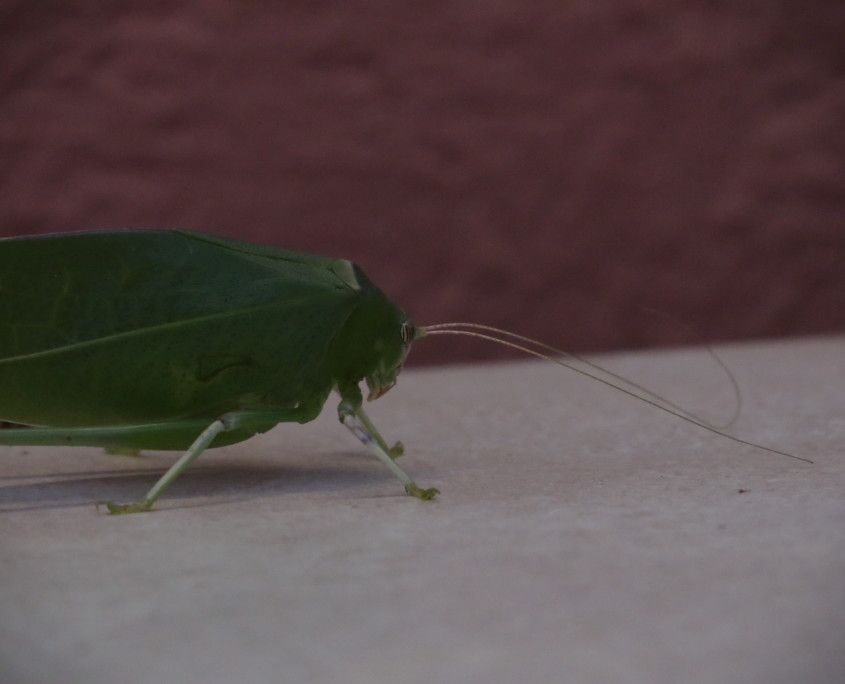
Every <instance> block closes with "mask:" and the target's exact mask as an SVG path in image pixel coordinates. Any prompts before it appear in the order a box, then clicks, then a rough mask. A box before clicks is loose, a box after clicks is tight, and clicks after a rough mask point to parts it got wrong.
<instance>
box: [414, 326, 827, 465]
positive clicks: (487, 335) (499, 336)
mask: <svg viewBox="0 0 845 684" xmlns="http://www.w3.org/2000/svg"><path fill="white" fill-rule="evenodd" d="M479 330H481V331H484V332H478V331H479ZM428 335H463V336H465V337H475V338H478V339H482V340H488V341H490V342H496V343H498V344H501V345H504V346H506V347H510V348H512V349H517V350H519V351H521V352H523V353H525V354H530V355H532V356H536V357H538V358H541V359H545V360H546V361H551V362H552V363H556V364H557V365H559V366H563V367H564V368H568V369H569V370H572V371H575V372H576V373H579V374H580V375H583V376H584V377H587V378H590V379H592V380H595V381H597V382H600V383H602V384H603V385H607V386H608V387H612V388H613V389H615V390H617V391H619V392H622V393H623V394H627V395H628V396H630V397H633V398H635V399H639V400H640V401H643V402H645V403H646V404H649V405H651V406H654V407H655V408H657V409H660V410H661V411H664V412H666V413H668V414H670V415H672V416H675V417H676V418H680V419H681V420H685V421H686V422H688V423H691V424H693V425H696V426H698V427H700V428H702V429H704V430H708V431H709V432H712V433H714V434H716V435H719V436H720V437H724V438H725V439H730V440H732V441H734V442H737V443H738V444H744V445H746V446H750V447H754V448H755V449H762V450H763V451H768V452H770V453H773V454H778V455H780V456H786V457H787V458H793V459H795V460H797V461H803V462H805V463H812V462H813V461H811V460H810V459H808V458H804V457H802V456H796V455H795V454H790V453H788V452H786V451H781V450H779V449H773V448H772V447H767V446H763V445H762V444H757V443H755V442H749V441H747V440H744V439H740V438H739V437H734V436H733V435H730V434H728V433H726V432H723V431H722V430H720V429H719V428H718V427H715V426H713V425H711V424H709V423H708V422H706V421H704V420H702V419H701V418H699V417H697V416H696V415H695V414H693V413H690V412H689V411H686V410H685V409H683V408H681V407H680V406H678V405H677V404H674V403H672V402H670V401H668V400H667V399H664V398H663V397H661V396H660V395H659V394H656V393H654V392H652V391H650V390H648V389H646V388H645V387H642V386H641V385H638V384H637V383H635V382H632V381H630V380H628V379H627V378H625V377H623V376H621V375H618V374H617V373H613V372H612V371H609V370H607V369H606V368H603V367H601V366H599V365H598V364H596V363H593V362H591V361H587V360H586V359H582V358H580V357H578V356H575V355H574V354H570V353H568V352H565V351H563V350H560V349H556V348H555V347H552V346H550V345H547V344H544V343H543V342H539V341H537V340H533V339H531V338H530V337H525V336H523V335H518V334H516V333H512V332H510V331H508V330H502V329H501V328H495V327H493V326H489V325H482V324H480V323H462V322H461V323H438V324H436V325H430V326H422V327H418V328H417V335H416V337H418V338H419V337H426V336H428ZM503 338H510V339H503ZM512 340H519V341H520V342H513V341H512ZM521 343H525V344H521ZM526 344H530V345H533V346H535V347H539V348H540V349H544V350H546V351H547V352H551V353H553V354H557V355H559V356H563V357H565V358H568V359H571V360H573V361H576V362H578V363H583V364H585V365H587V366H589V367H590V368H592V369H594V370H597V371H600V372H602V373H605V374H606V375H608V376H610V377H612V378H614V379H615V380H617V381H619V382H620V383H625V384H626V385H628V387H630V388H633V389H626V388H625V387H622V386H620V385H619V384H617V383H615V382H612V381H610V380H607V379H605V378H602V377H599V376H598V375H596V374H595V373H591V372H590V371H586V370H584V369H583V368H578V367H577V366H575V365H573V364H572V363H568V362H566V361H563V360H562V359H559V358H555V357H553V356H551V355H550V354H548V353H543V352H540V351H537V350H536V349H531V348H530V347H528V346H526ZM710 353H711V354H712V355H713V356H714V357H716V355H715V354H714V353H713V352H712V350H710ZM716 359H717V360H718V357H716ZM719 364H720V366H721V367H722V368H723V369H724V370H725V372H726V373H727V374H728V376H729V377H730V378H731V380H732V386H733V387H734V391H735V393H736V396H737V397H738V400H737V412H738V410H739V388H738V386H737V383H736V380H735V379H734V377H733V375H732V374H731V373H730V371H729V370H728V369H727V367H726V366H725V365H724V364H723V363H722V362H721V360H719ZM634 390H636V391H634ZM637 392H641V393H642V394H646V395H648V396H642V394H638V393H637ZM648 397H651V398H648ZM735 420H736V416H734V418H732V419H731V421H730V423H729V425H730V424H732V423H733V422H734V421H735Z"/></svg>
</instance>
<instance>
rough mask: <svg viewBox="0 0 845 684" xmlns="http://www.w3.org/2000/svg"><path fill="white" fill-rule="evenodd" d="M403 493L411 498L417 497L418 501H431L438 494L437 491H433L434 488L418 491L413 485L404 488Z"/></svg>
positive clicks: (438, 491)
mask: <svg viewBox="0 0 845 684" xmlns="http://www.w3.org/2000/svg"><path fill="white" fill-rule="evenodd" d="M405 492H406V493H407V494H410V495H411V496H415V497H417V498H418V499H422V500H423V501H431V500H432V499H433V498H434V497H435V496H437V495H438V494H440V490H439V489H435V488H434V487H429V488H428V489H420V488H419V487H417V485H415V484H413V483H412V484H409V485H406V486H405Z"/></svg>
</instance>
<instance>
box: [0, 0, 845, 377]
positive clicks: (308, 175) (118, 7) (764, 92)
mask: <svg viewBox="0 0 845 684" xmlns="http://www.w3.org/2000/svg"><path fill="white" fill-rule="evenodd" d="M843 45H845V3H842V2H841V0H748V1H746V2H742V3H722V2H705V1H700V0H699V1H693V0H680V1H679V0H571V1H561V0H483V1H482V0H430V1H419V2H414V3H396V2H388V1H386V0H385V1H377V0H372V1H364V0H362V1H355V0H352V1H347V2H336V1H332V0H324V1H319V0H314V1H305V0H303V1H298V2H266V1H257V2H250V3H240V2H225V1H223V0H202V1H200V0H195V1H194V2H155V1H151V0H147V1H145V2H143V3H140V2H132V1H125V2H97V3H92V2H88V1H87V0H63V1H62V2H51V1H50V0H39V1H38V2H32V1H31V0H30V1H26V2H17V1H8V0H7V1H5V2H0V70H2V71H0V73H2V77H0V88H1V89H2V90H1V91H0V92H1V93H2V94H1V95H0V234H1V235H3V236H8V235H19V234H28V233H49V232H59V231H75V230H91V229H105V228H116V227H181V228H187V229H193V230H201V231H206V232H211V233H216V234H219V235H227V236H231V237H237V238H243V239H247V240H255V241H260V242H265V243H271V244H276V245H280V246H284V247H288V248H293V249H299V250H305V251H312V252H318V253H321V254H325V255H329V256H336V257H343V258H348V259H352V260H354V261H357V262H358V263H360V264H361V265H362V266H363V268H364V269H365V271H366V272H367V273H368V274H369V276H370V277H371V278H372V280H373V281H374V282H376V283H377V284H378V285H379V286H380V287H381V288H382V289H383V290H385V292H387V293H388V295H389V296H390V297H391V298H392V299H393V300H394V301H396V302H397V303H398V304H400V305H401V306H403V307H404V308H405V309H406V310H407V311H408V312H409V313H410V314H411V315H412V316H413V317H414V318H415V320H417V322H419V323H421V324H429V323H436V322H447V321H452V320H469V321H476V322H484V323H489V324H492V325H498V326H503V327H506V328H509V329H513V330H516V331H519V332H521V333H523V334H526V335H530V336H533V337H538V338H541V339H542V340H544V341H547V342H549V343H552V344H556V345H559V346H562V347H564V348H566V349H568V350H570V351H576V352H577V351H598V350H607V349H618V348H638V347H647V346H656V345H674V344H683V343H695V342H698V341H699V338H701V339H706V340H708V341H711V342H718V341H723V340H741V339H751V338H760V337H773V336H797V335H807V334H819V333H833V332H842V331H843V330H845V47H843ZM650 309H656V310H659V311H660V312H662V314H663V315H661V316H658V317H655V316H652V315H649V314H648V310H650ZM689 329H693V330H695V331H696V332H695V334H690V333H689V332H688V330H689ZM507 354H508V352H507V351H503V350H501V349H499V348H496V347H494V346H489V345H485V344H484V343H481V342H472V341H466V340H456V339H455V338H438V339H437V340H436V341H435V340H432V341H431V342H430V343H427V344H420V345H417V347H416V349H415V351H414V354H413V355H412V359H415V360H416V361H417V362H446V361H457V360H467V359H480V358H492V357H500V356H502V355H507Z"/></svg>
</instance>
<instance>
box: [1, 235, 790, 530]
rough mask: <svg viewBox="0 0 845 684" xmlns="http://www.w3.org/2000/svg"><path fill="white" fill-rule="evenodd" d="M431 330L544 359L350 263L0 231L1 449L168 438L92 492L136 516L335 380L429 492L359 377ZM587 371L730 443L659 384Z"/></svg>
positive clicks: (346, 406) (315, 405)
mask: <svg viewBox="0 0 845 684" xmlns="http://www.w3.org/2000/svg"><path fill="white" fill-rule="evenodd" d="M434 334H464V335H473V336H476V337H484V338H487V339H493V340H494V341H497V342H500V343H503V344H508V345H510V346H517V347H518V348H522V349H523V350H525V351H528V352H529V353H534V354H536V355H539V356H543V357H545V358H549V356H548V354H545V353H542V352H537V351H534V350H531V349H525V347H524V345H522V344H520V343H521V342H528V343H533V342H532V341H530V340H528V339H527V338H521V337H519V336H517V335H514V334H511V333H506V332H505V331H501V330H497V329H494V328H490V327H486V326H479V325H472V324H442V325H437V326H430V327H428V328H422V327H416V326H415V325H414V324H413V323H412V322H411V320H410V319H409V317H408V316H407V314H406V313H405V312H404V311H402V310H401V309H400V308H398V307H397V306H396V305H395V304H393V303H392V302H391V301H390V300H389V299H388V298H387V296H386V295H385V294H384V293H383V292H382V291H381V290H379V289H378V288H377V287H376V286H375V285H374V284H373V283H372V282H371V281H370V280H369V279H368V278H367V276H366V275H365V274H364V272H363V271H362V270H361V269H360V268H359V267H358V266H357V265H355V264H353V263H351V262H349V261H344V260H339V259H330V258H325V257H320V256H313V255H308V254H301V253H298V252H293V251H288V250H284V249H279V248H275V247H268V246H262V245H256V244H251V243H247V242H242V241H238V240H231V239H226V238H220V237H214V236H211V235H205V234H202V233H194V232H186V231H178V230H121V231H107V232H91V233H72V234H64V235H48V236H38V237H22V238H7V239H3V240H0V387H3V389H4V391H3V393H2V394H0V421H5V422H7V423H13V424H17V425H18V426H19V427H6V428H4V429H0V444H5V445H75V446H89V447H92V446H93V447H105V448H108V449H124V450H126V449H130V450H137V449H163V450H183V451H184V454H183V455H182V457H181V458H179V459H178V460H177V461H176V463H175V464H174V465H173V466H172V467H171V468H170V469H169V470H168V471H167V472H166V473H165V474H164V475H163V476H162V477H161V478H160V479H159V480H158V482H156V484H155V485H154V486H153V487H152V489H150V491H149V492H147V494H146V495H145V496H144V497H143V498H142V499H141V500H140V501H138V502H136V503H133V504H115V503H112V502H102V503H104V504H105V505H106V506H107V508H108V510H109V511H110V512H111V513H116V514H117V513H135V512H141V511H146V510H149V509H150V508H151V507H152V505H153V504H154V503H155V501H156V500H157V499H158V498H159V496H160V495H161V493H162V492H163V491H164V490H165V489H166V488H167V487H168V486H169V485H170V484H171V483H172V482H173V481H174V480H175V479H176V478H177V477H178V476H179V475H180V474H181V473H182V472H183V471H184V470H185V469H186V468H187V467H188V466H189V465H190V464H191V463H192V462H193V461H194V460H195V459H196V458H197V457H198V456H199V455H200V454H201V453H202V452H203V451H204V450H205V449H207V448H213V447H219V446H224V445H228V444H234V443H236V442H240V441H243V440H245V439H248V438H250V437H252V436H253V435H255V434H257V433H262V432H266V431H267V430H269V429H270V428H272V427H274V426H275V425H277V424H279V423H286V422H297V423H306V422H308V421H311V420H313V419H314V418H316V417H317V415H318V414H319V413H320V412H321V410H322V408H323V405H324V404H325V402H326V400H327V398H328V396H329V394H330V393H331V392H332V390H334V391H336V392H337V394H338V395H339V396H340V402H339V404H338V408H337V410H338V417H339V419H340V421H341V422H342V423H343V424H344V425H345V426H346V427H347V428H348V429H349V430H350V431H352V433H353V434H354V435H355V436H356V437H357V438H358V439H359V440H360V441H361V442H362V443H363V444H364V445H366V446H367V447H368V448H369V449H370V450H371V451H372V452H373V453H374V454H375V455H376V456H377V457H378V458H379V459H380V460H381V461H382V462H383V463H384V464H385V465H386V466H387V467H388V468H389V469H390V470H391V472H393V474H394V475H396V477H397V478H398V479H399V480H400V481H401V482H402V484H403V485H404V486H405V491H406V492H407V493H408V494H411V495H413V496H416V497H418V498H420V499H431V498H433V497H434V496H435V495H436V494H437V493H438V491H437V490H436V489H434V488H427V489H424V488H421V487H418V486H417V485H416V484H415V483H414V481H413V480H412V479H411V478H410V477H409V476H408V475H407V474H406V473H405V472H404V471H403V470H402V469H401V468H400V467H399V466H398V465H397V464H396V463H395V460H394V459H395V457H396V456H397V455H399V454H400V453H401V452H402V446H401V444H400V443H397V444H395V445H393V446H389V445H388V444H387V443H386V442H385V440H384V439H383V438H382V436H381V435H380V434H379V432H378V430H377V429H376V428H375V426H374V425H373V423H372V421H371V420H370V419H369V417H368V416H367V414H366V412H365V411H364V409H363V406H362V403H363V396H362V393H361V389H360V387H359V384H360V383H361V382H365V383H366V385H367V387H368V388H369V396H368V399H370V400H372V399H376V398H378V397H380V396H381V395H383V394H384V393H385V392H387V391H388V390H389V389H390V388H391V387H392V386H393V385H394V384H395V382H396V378H397V376H398V374H399V371H400V370H401V368H402V364H403V362H404V360H405V357H406V355H407V353H408V350H409V348H410V345H411V343H412V342H413V341H414V340H415V339H418V338H420V337H423V336H425V335H434ZM505 337H508V338H510V340H511V341H508V340H506V339H503V338H505ZM513 340H517V342H514V341H513ZM533 344H536V343H533ZM537 346H539V347H540V348H543V349H545V350H546V351H551V352H553V353H556V354H558V353H560V352H559V350H556V349H553V348H551V347H547V346H545V345H539V344H537ZM553 360H555V361H556V362H558V363H562V364H563V365H567V367H570V368H573V367H572V366H571V365H569V364H566V363H565V362H562V361H559V360H558V359H553ZM573 369H574V370H577V371H578V372H580V373H584V374H586V375H590V377H595V376H594V375H592V374H590V373H589V372H586V371H584V370H581V369H578V368H573ZM613 377H614V378H616V379H617V380H620V381H622V382H627V381H625V380H624V379H623V378H619V377H618V376H613ZM597 379H600V378H597ZM600 381H602V382H605V383H607V384H611V385H612V386H614V387H616V388H617V389H622V391H624V392H628V393H629V394H633V395H634V396H637V397H638V398H640V399H643V400H644V401H647V402H649V403H652V404H654V405H655V406H657V407H658V408H661V409H663V410H667V411H669V412H670V413H673V415H677V416H680V417H681V418H684V419H685V420H690V421H692V422H694V423H696V424H697V425H700V426H701V427H705V428H706V429H710V430H713V431H715V432H718V433H719V434H723V435H724V436H727V437H730V438H731V439H736V438H734V437H732V436H730V435H725V434H724V433H722V432H720V431H718V430H716V429H715V428H713V427H712V426H709V425H707V424H705V423H703V422H702V421H700V420H698V419H696V418H695V417H694V416H691V415H690V414H686V413H685V412H682V411H680V410H677V407H675V406H674V405H671V404H669V406H670V408H667V407H666V406H665V405H664V404H667V403H668V402H665V400H663V399H662V398H660V397H658V396H657V395H654V394H652V393H648V394H650V396H651V398H650V399H649V398H644V397H642V396H641V394H640V393H637V392H635V391H633V390H631V389H624V388H621V387H619V385H618V384H616V383H614V382H611V381H608V380H604V379H600ZM628 385H629V387H632V388H633V389H634V390H639V391H642V392H645V390H643V388H641V387H639V386H637V385H634V384H633V383H628ZM646 393H647V392H646ZM738 441H742V440H738ZM746 443H747V442H746ZM755 446H758V445H755ZM763 448H766V447H763ZM773 451H777V450H773ZM777 453H783V452H777ZM786 455H790V454H786ZM790 456H791V455H790ZM795 458H798V457H795ZM802 460H805V459H802Z"/></svg>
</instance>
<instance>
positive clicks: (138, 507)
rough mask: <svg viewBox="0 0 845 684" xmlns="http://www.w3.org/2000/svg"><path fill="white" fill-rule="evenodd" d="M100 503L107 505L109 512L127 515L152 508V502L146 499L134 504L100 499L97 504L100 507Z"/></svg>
mask: <svg viewBox="0 0 845 684" xmlns="http://www.w3.org/2000/svg"><path fill="white" fill-rule="evenodd" d="M100 504H102V505H103V506H105V507H106V508H108V509H109V513H111V514H112V515H125V514H126V513H145V512H146V511H148V510H150V508H152V504H150V503H146V502H144V501H139V502H138V503H133V504H116V503H112V502H111V501H98V502H97V506H98V507H99V506H100Z"/></svg>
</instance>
